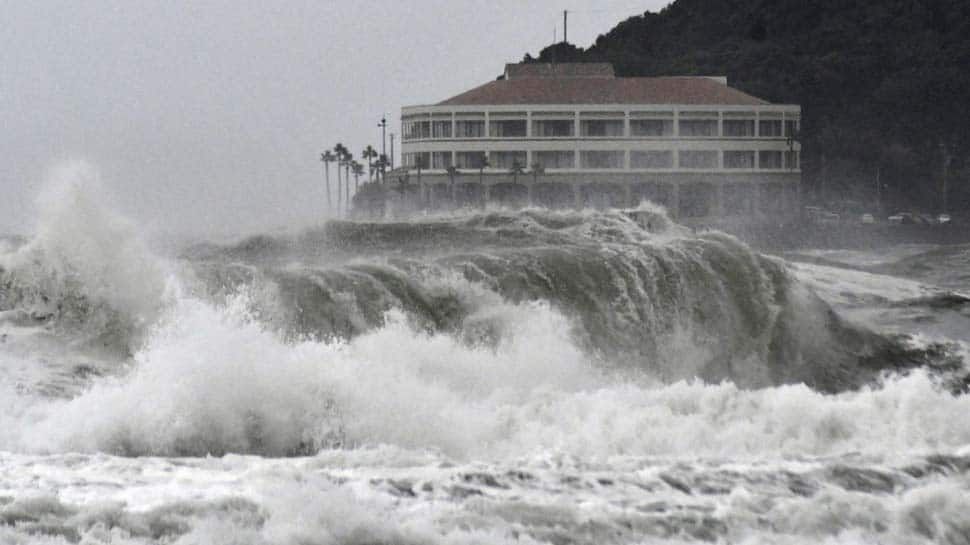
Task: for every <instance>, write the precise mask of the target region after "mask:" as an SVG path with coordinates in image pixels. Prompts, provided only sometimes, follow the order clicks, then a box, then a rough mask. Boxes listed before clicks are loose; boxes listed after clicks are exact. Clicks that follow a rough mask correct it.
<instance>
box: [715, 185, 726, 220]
mask: <svg viewBox="0 0 970 545" xmlns="http://www.w3.org/2000/svg"><path fill="white" fill-rule="evenodd" d="M714 184H715V185H714V198H715V199H716V200H715V202H714V213H715V214H716V215H717V217H718V218H723V217H724V182H721V181H717V182H715V183H714Z"/></svg>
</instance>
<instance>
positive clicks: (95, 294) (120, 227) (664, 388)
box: [0, 164, 970, 543]
mask: <svg viewBox="0 0 970 545" xmlns="http://www.w3.org/2000/svg"><path fill="white" fill-rule="evenodd" d="M37 217H38V227H37V229H36V232H35V234H34V235H33V236H31V237H29V238H28V239H26V240H11V241H7V242H5V244H6V245H5V246H0V250H2V253H0V338H2V342H0V539H2V540H4V541H6V542H11V543H21V542H24V543H26V542H44V541H47V542H51V543H63V542H71V543H76V542H84V543H127V542H132V543H149V542H177V543H431V542H441V543H505V542H516V543H565V542H574V543H636V542H642V541H644V540H645V539H647V540H656V541H670V542H687V541H698V540H700V541H722V542H751V543H757V542H763V541H765V540H773V541H775V542H781V543H785V542H792V543H818V542H826V541H827V542H833V543H854V542H873V541H880V542H889V543H892V542H899V543H919V542H952V543H961V542H963V541H961V539H964V540H965V539H966V537H967V536H968V535H970V525H968V520H967V517H966V514H965V513H966V512H967V508H968V507H970V505H968V503H967V499H966V498H967V497H970V495H968V490H970V479H968V475H970V421H968V420H967V419H966V418H965V415H967V414H968V411H970V397H968V396H966V395H964V390H965V388H966V384H967V380H966V376H967V373H966V369H965V365H964V362H965V359H966V357H967V348H966V346H967V345H966V344H965V341H966V339H963V338H959V337H947V336H945V335H943V334H942V333H940V331H944V329H943V328H941V329H938V330H935V333H933V332H931V333H932V334H931V333H927V332H926V331H923V330H917V329H913V330H907V327H909V325H908V324H909V323H910V322H909V321H907V320H905V319H902V318H901V319H899V320H897V321H896V322H894V323H892V324H891V325H892V327H889V325H888V321H887V320H888V319H885V316H886V310H885V309H886V308H888V306H890V305H906V307H905V308H909V309H920V308H923V309H924V310H925V308H928V307H926V306H927V305H932V304H937V303H936V301H939V300H940V297H943V296H949V297H951V298H952V297H956V296H958V295H959V292H955V291H952V290H951V291H947V290H945V289H940V288H936V287H934V286H932V285H928V284H920V283H919V282H914V281H912V280H901V279H898V278H895V277H891V276H886V275H878V276H873V277H872V278H867V279H865V280H864V281H860V280H859V279H858V276H853V274H850V272H848V271H844V272H843V271H841V270H840V269H832V268H827V267H821V266H811V265H806V264H798V265H793V264H790V263H787V262H785V261H783V260H781V259H779V258H775V257H769V256H764V255H759V254H757V253H756V252H754V251H752V250H751V249H750V248H748V247H747V246H746V245H744V244H743V243H741V242H740V241H738V240H736V239H734V238H732V237H729V236H727V235H723V234H720V233H716V232H711V233H699V234H694V233H691V232H690V231H689V230H687V229H685V228H683V227H680V226H678V225H676V224H674V223H673V222H671V221H670V220H669V219H668V218H667V217H666V215H665V214H664V212H663V210H662V209H659V208H657V207H654V206H652V205H649V204H644V205H643V206H642V207H640V208H639V209H637V210H628V211H568V212H566V211H563V212H551V211H546V210H538V209H535V210H531V209H530V210H523V211H505V210H495V211H487V212H475V213H469V214H467V215H458V216H454V217H438V218H428V219H424V220H414V221H411V222H400V223H385V224H368V223H351V222H344V223H341V222H331V223H329V224H327V225H326V226H324V227H321V228H319V229H314V230H308V231H304V232H301V233H296V234H291V235H259V236H255V237H250V238H247V239H244V240H241V241H238V242H236V243H231V244H217V243H213V242H211V241H197V242H195V243H193V244H191V245H188V246H186V247H184V248H182V249H181V250H180V251H179V252H177V253H178V254H179V257H177V258H169V257H161V256H159V255H158V254H156V253H153V252H152V251H150V250H149V248H148V246H147V245H146V244H145V243H144V242H143V239H142V238H141V234H140V233H139V228H138V225H137V224H134V223H132V222H131V221H128V220H125V219H124V218H121V217H119V216H118V215H117V214H116V213H115V212H113V211H112V209H111V207H109V206H107V205H105V204H104V202H103V201H102V200H101V191H100V190H99V189H98V180H97V174H96V172H95V170H94V169H93V168H91V167H90V166H88V165H83V164H74V165H69V166H67V167H65V168H63V169H61V170H59V171H58V172H57V173H56V174H55V175H54V176H53V180H52V181H51V184H50V187H49V189H48V190H47V191H46V192H45V193H44V196H43V197H42V198H41V199H40V200H39V206H38V214H37ZM856 274H859V273H856ZM866 274H869V273H866ZM873 279H876V280H878V282H877V281H875V280H873ZM864 288H865V289H864ZM921 305H923V306H921ZM893 308H902V307H893ZM914 312H915V311H914ZM957 314H959V313H957ZM877 315H878V316H879V317H881V318H880V319H879V320H876V319H873V317H874V316H877ZM953 319H954V320H957V319H961V318H960V317H959V315H955V316H954V317H953ZM953 323H957V322H953Z"/></svg>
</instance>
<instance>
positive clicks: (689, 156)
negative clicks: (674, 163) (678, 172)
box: [679, 150, 718, 169]
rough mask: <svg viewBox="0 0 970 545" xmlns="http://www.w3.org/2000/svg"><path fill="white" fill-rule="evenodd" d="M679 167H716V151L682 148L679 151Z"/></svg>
mask: <svg viewBox="0 0 970 545" xmlns="http://www.w3.org/2000/svg"><path fill="white" fill-rule="evenodd" d="M679 155H680V168H705V169H711V168H717V166H718V165H717V163H718V161H717V155H718V152H716V151H714V150H700V151H697V150H682V151H681V152H680V153H679Z"/></svg>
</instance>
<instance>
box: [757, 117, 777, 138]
mask: <svg viewBox="0 0 970 545" xmlns="http://www.w3.org/2000/svg"><path fill="white" fill-rule="evenodd" d="M758 130H759V132H760V135H761V136H781V120H780V119H762V120H761V121H760V122H759V123H758Z"/></svg>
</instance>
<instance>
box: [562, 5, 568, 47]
mask: <svg viewBox="0 0 970 545" xmlns="http://www.w3.org/2000/svg"><path fill="white" fill-rule="evenodd" d="M567 36H569V11H567V10H562V43H567V42H568V41H569V38H568V37H567Z"/></svg>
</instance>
